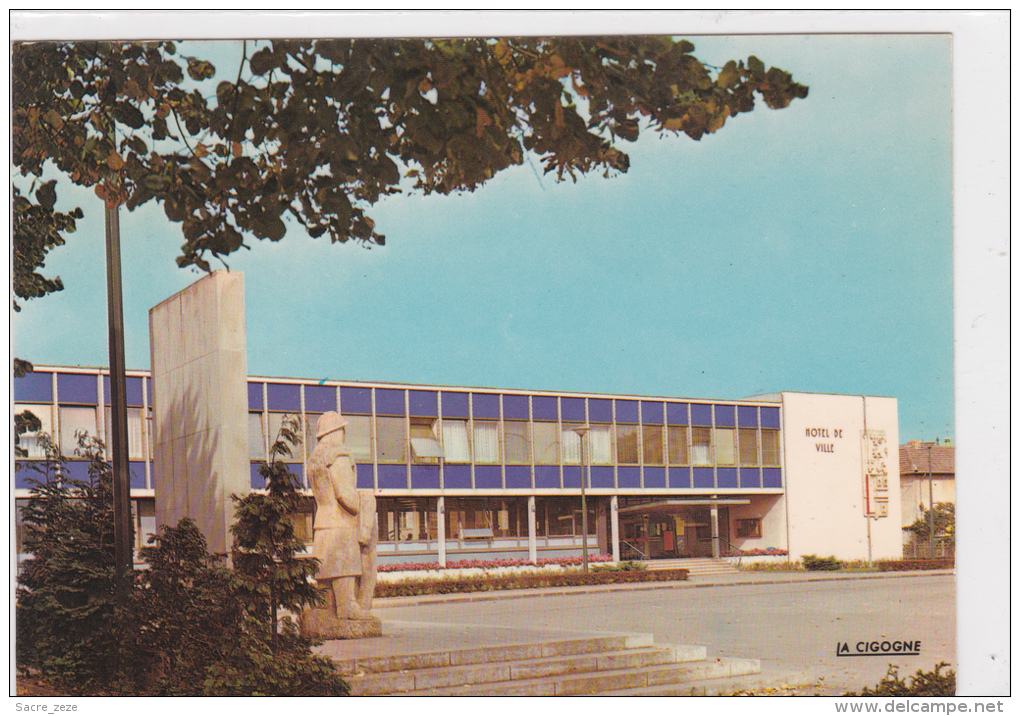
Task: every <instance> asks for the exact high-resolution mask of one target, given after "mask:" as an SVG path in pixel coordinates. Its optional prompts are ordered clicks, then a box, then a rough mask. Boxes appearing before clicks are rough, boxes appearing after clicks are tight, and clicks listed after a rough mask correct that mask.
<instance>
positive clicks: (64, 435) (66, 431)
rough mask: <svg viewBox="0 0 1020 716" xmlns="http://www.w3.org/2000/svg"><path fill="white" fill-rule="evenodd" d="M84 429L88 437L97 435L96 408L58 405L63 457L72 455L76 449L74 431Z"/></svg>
mask: <svg viewBox="0 0 1020 716" xmlns="http://www.w3.org/2000/svg"><path fill="white" fill-rule="evenodd" d="M79 431H84V432H86V433H88V434H89V436H90V437H93V438H94V437H97V433H96V409H95V408H72V407H68V406H61V407H60V452H61V453H63V455H64V457H73V456H74V455H75V452H74V451H75V450H77V449H78V437H77V436H76V435H75V433H77V432H79Z"/></svg>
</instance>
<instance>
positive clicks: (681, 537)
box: [620, 502, 729, 560]
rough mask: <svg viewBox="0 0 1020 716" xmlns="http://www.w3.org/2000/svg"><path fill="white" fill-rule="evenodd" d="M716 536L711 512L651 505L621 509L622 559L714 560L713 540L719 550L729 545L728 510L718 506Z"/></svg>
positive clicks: (699, 507)
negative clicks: (707, 558) (717, 541)
mask: <svg viewBox="0 0 1020 716" xmlns="http://www.w3.org/2000/svg"><path fill="white" fill-rule="evenodd" d="M717 509H718V516H717V519H716V520H715V524H716V525H717V529H718V533H717V535H713V519H712V508H711V507H710V506H702V505H697V506H695V505H691V506H686V505H682V504H678V503H675V502H670V503H662V502H651V503H645V504H641V503H638V504H634V505H627V506H624V505H622V504H621V509H620V535H621V536H620V559H624V560H626V559H638V560H645V559H678V558H689V557H712V556H713V537H714V536H718V537H719V549H720V551H721V552H725V550H726V545H727V544H728V543H729V508H727V507H724V506H719V507H718V508H717Z"/></svg>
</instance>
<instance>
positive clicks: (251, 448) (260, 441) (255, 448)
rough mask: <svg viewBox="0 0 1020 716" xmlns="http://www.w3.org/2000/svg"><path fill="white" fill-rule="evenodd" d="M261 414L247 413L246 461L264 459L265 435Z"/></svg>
mask: <svg viewBox="0 0 1020 716" xmlns="http://www.w3.org/2000/svg"><path fill="white" fill-rule="evenodd" d="M264 426H265V423H264V422H263V419H262V413H248V459H249V460H265V459H266V433H265V427H264Z"/></svg>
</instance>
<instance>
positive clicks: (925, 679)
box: [846, 661, 956, 696]
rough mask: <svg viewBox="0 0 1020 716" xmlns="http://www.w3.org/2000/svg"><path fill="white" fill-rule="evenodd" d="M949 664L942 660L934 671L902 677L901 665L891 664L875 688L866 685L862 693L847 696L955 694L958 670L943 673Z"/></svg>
mask: <svg viewBox="0 0 1020 716" xmlns="http://www.w3.org/2000/svg"><path fill="white" fill-rule="evenodd" d="M948 666H949V664H947V663H946V662H944V661H941V662H939V663H938V664H936V665H935V670H934V671H924V670H923V669H918V670H917V673H916V674H914V675H913V676H908V677H907V679H901V678H900V675H899V667H898V666H895V665H894V664H890V665H889V670H888V672H887V673H886V675H885V676H884V677H882V680H881V681H879V682H878V683H877V684H876V685H875V687H874V688H869V687H867V686H865V687H864V688H863V689H861V693H859V694H858V693H854V692H851V693H847V694H846V696H955V695H956V671H954V670H953V669H947V670H946V672H945V673H942V669H943V668H944V667H948ZM908 680H909V681H908Z"/></svg>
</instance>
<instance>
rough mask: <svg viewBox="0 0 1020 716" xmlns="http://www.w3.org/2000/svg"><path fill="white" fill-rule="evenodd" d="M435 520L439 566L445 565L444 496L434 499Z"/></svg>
mask: <svg viewBox="0 0 1020 716" xmlns="http://www.w3.org/2000/svg"><path fill="white" fill-rule="evenodd" d="M436 516H437V517H438V518H439V519H437V520H436V522H437V523H438V525H439V566H440V567H445V566H446V498H445V497H440V498H439V499H438V500H436Z"/></svg>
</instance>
